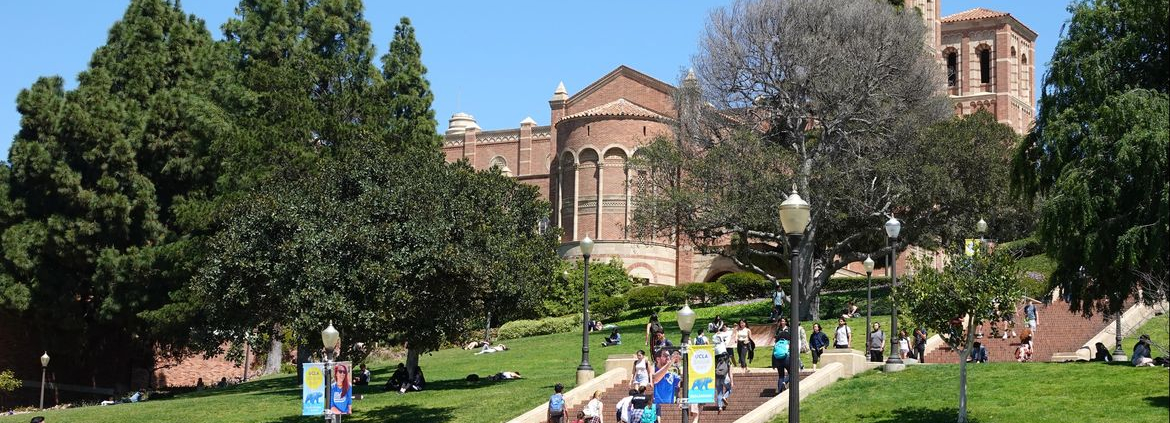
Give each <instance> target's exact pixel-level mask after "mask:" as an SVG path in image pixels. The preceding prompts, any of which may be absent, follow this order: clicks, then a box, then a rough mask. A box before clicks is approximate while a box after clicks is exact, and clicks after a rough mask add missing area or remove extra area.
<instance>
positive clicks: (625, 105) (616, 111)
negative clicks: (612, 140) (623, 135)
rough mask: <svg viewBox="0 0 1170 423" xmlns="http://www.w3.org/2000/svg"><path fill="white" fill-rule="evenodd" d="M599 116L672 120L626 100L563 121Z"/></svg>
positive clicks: (620, 99)
mask: <svg viewBox="0 0 1170 423" xmlns="http://www.w3.org/2000/svg"><path fill="white" fill-rule="evenodd" d="M597 116H611V117H635V118H647V119H670V118H668V117H666V116H663V115H661V114H659V113H658V112H655V111H653V110H650V109H647V108H645V107H642V106H639V105H637V104H634V103H633V102H631V101H629V100H626V99H624V98H619V99H617V100H614V101H611V102H609V103H605V104H602V105H600V106H597V107H594V108H592V109H589V110H585V111H582V112H577V113H573V114H571V115H568V116H565V117H563V118H561V121H566V120H569V119H578V118H583V117H597Z"/></svg>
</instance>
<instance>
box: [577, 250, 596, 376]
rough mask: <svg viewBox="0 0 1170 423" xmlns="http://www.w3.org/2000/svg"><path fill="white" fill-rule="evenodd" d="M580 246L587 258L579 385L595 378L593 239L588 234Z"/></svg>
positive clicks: (583, 295) (578, 373)
mask: <svg viewBox="0 0 1170 423" xmlns="http://www.w3.org/2000/svg"><path fill="white" fill-rule="evenodd" d="M580 246H581V255H582V256H584V258H585V281H584V284H583V285H584V288H583V289H582V291H583V292H582V295H581V296H582V298H583V301H582V313H581V364H579V365H578V366H577V385H581V384H582V383H585V382H587V381H589V380H590V379H593V366H590V365H589V256H591V255H593V240H592V239H590V238H589V237H588V236H586V237H585V239H582V240H581V245H580Z"/></svg>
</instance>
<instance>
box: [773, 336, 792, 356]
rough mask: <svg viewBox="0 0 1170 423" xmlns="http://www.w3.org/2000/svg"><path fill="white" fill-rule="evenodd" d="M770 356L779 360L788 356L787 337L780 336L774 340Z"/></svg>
mask: <svg viewBox="0 0 1170 423" xmlns="http://www.w3.org/2000/svg"><path fill="white" fill-rule="evenodd" d="M772 358H775V359H779V360H783V359H786V358H788V339H785V338H780V339H777V340H776V345H775V346H773V347H772Z"/></svg>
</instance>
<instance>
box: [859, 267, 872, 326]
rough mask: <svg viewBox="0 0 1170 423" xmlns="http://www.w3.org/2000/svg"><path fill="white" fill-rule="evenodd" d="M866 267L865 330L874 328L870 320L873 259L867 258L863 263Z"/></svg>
mask: <svg viewBox="0 0 1170 423" xmlns="http://www.w3.org/2000/svg"><path fill="white" fill-rule="evenodd" d="M861 264H862V265H864V266H865V330H869V328H872V327H873V324H871V323H870V319H872V318H873V294H872V288H873V257H870V256H865V261H864V262H862V263H861Z"/></svg>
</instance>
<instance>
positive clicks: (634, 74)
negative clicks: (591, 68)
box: [568, 65, 674, 105]
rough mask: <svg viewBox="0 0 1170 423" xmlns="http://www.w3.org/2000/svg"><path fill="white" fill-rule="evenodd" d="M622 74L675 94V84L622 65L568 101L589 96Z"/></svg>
mask: <svg viewBox="0 0 1170 423" xmlns="http://www.w3.org/2000/svg"><path fill="white" fill-rule="evenodd" d="M620 76H624V77H626V78H629V79H632V80H634V81H638V82H640V83H642V84H644V85H646V86H647V87H650V88H653V89H655V90H657V91H660V92H662V93H663V94H666V95H674V86H673V85H670V84H667V83H665V82H662V81H659V80H658V79H657V78H654V77H652V76H650V75H647V74H644V73H642V72H638V71H636V70H634V69H633V68H631V67H629V66H626V65H620V66H618V67H617V69H614V70H612V71H610V72H609V73H607V74H605V76H603V77H601V78H600V79H598V80H596V81H593V83H592V84H589V86H587V87H585V88H582V89H581V91H577V92H576V93H574V94H573V96H572V97H569V102H568V103H569V104H570V105H571V104H573V103H575V102H577V100H580V99H582V98H585V97H588V96H589V94H592V93H593V92H594V91H597V90H598V89H601V87H603V86H605V84H608V83H610V82H611V81H613V80H615V79H617V78H618V77H620Z"/></svg>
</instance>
